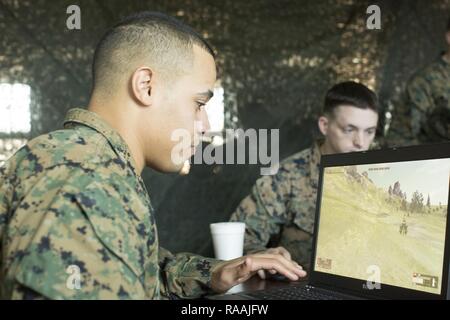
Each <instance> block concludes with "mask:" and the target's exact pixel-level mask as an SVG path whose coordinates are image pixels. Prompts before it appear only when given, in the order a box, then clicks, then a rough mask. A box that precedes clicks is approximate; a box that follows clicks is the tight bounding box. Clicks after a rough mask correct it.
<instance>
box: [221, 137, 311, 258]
mask: <svg viewBox="0 0 450 320" xmlns="http://www.w3.org/2000/svg"><path fill="white" fill-rule="evenodd" d="M319 164H320V149H319V142H316V143H315V144H314V146H313V147H311V148H308V149H305V150H303V151H301V152H299V153H296V154H294V155H292V156H290V157H289V158H287V159H285V160H284V161H282V162H281V163H280V168H279V171H278V172H277V174H275V175H273V176H264V177H262V178H260V179H258V180H257V181H256V184H255V186H254V187H253V189H252V192H251V194H250V195H249V196H248V197H246V198H245V199H244V200H242V202H241V203H240V205H239V207H238V208H237V209H236V211H235V212H234V213H233V214H232V216H231V219H230V220H231V221H242V222H245V223H246V226H247V228H246V233H245V244H244V250H245V251H246V252H247V253H251V252H256V251H260V250H264V249H266V247H275V246H283V247H284V248H286V249H287V250H288V251H289V252H290V253H291V256H292V259H293V260H295V261H297V262H298V263H300V264H303V265H307V264H309V261H310V258H311V257H310V255H311V249H312V235H313V232H314V219H315V212H316V197H317V189H318V181H319Z"/></svg>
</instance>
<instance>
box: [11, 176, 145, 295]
mask: <svg viewBox="0 0 450 320" xmlns="http://www.w3.org/2000/svg"><path fill="white" fill-rule="evenodd" d="M33 194H34V196H35V197H36V196H37V197H39V198H40V199H43V201H42V202H41V204H40V205H37V204H36V203H35V204H34V205H33V204H32V203H33V201H34V200H33V199H32V198H25V199H24V200H23V201H22V202H21V205H20V206H19V207H18V209H17V210H16V211H15V213H14V221H12V222H11V223H10V224H9V228H8V242H9V245H8V252H7V253H5V254H6V255H7V259H8V261H11V263H9V264H8V269H7V276H6V278H7V281H6V283H5V284H4V286H3V288H4V291H5V292H4V293H3V294H4V295H5V297H6V298H18V299H19V298H20V299H25V298H26V297H31V296H36V297H44V298H48V299H146V298H151V297H150V296H149V295H147V294H146V290H145V288H144V284H143V277H142V274H143V268H142V265H141V263H140V261H141V260H140V256H141V253H142V252H141V248H142V247H143V246H144V245H145V244H144V245H143V244H142V243H141V239H140V237H139V235H135V234H136V232H135V233H133V232H132V229H131V228H132V227H133V225H131V224H130V223H129V221H128V220H127V219H123V218H121V217H123V209H121V206H120V205H119V203H116V200H115V199H114V198H111V197H109V196H108V194H107V192H106V190H104V189H102V188H101V187H100V186H99V185H90V186H88V187H86V188H85V189H83V191H80V190H78V189H77V188H73V186H70V187H69V186H67V187H64V188H62V189H52V188H51V186H50V185H47V188H45V186H44V185H39V186H38V187H37V188H34V189H33V192H32V195H33ZM46 199H48V201H50V203H49V202H47V200H46ZM27 217H28V218H27ZM15 221H17V222H15ZM147 292H150V290H147Z"/></svg>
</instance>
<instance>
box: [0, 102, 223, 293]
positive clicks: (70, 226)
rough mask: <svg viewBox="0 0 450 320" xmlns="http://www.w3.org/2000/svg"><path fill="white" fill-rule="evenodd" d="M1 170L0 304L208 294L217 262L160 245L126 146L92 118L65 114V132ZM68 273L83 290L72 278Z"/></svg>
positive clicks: (78, 112) (43, 139) (40, 140)
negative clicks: (77, 273)
mask: <svg viewBox="0 0 450 320" xmlns="http://www.w3.org/2000/svg"><path fill="white" fill-rule="evenodd" d="M0 170H1V171H0V245H1V246H0V268H1V269H0V298H3V299H10V298H13V299H16V298H17V299H21V298H51V299H160V298H161V299H164V298H167V297H169V296H171V295H172V294H175V295H177V296H182V297H197V296H199V295H202V294H204V293H206V292H208V291H209V287H208V286H209V282H210V277H211V268H213V267H214V266H215V265H216V264H217V263H218V262H217V261H216V260H213V259H208V258H203V257H200V256H195V255H190V254H176V255H173V254H171V253H170V252H169V251H167V250H164V249H163V248H160V247H159V244H158V235H157V230H156V225H155V219H154V213H153V209H152V206H151V203H150V198H149V195H148V193H147V191H146V188H145V185H144V183H143V181H142V179H141V177H140V175H139V174H138V172H136V169H135V163H134V160H133V159H132V157H131V155H130V153H129V150H128V147H127V145H126V144H125V142H124V140H123V139H122V138H121V137H120V136H119V134H118V133H117V132H115V131H114V130H113V129H112V128H111V127H109V126H108V125H107V124H106V123H105V122H104V121H103V120H101V119H100V117H99V116H97V115H96V114H95V113H92V112H89V111H87V110H83V109H72V110H70V111H69V113H68V114H67V117H66V120H65V128H64V129H63V130H58V131H54V132H51V133H49V134H46V135H42V136H40V137H37V138H35V139H33V140H32V141H30V142H29V143H28V144H27V145H26V146H24V147H23V148H21V149H20V150H19V151H18V152H17V153H16V154H15V155H14V156H13V157H12V158H10V159H9V160H8V161H7V162H6V164H5V165H4V166H3V167H2V168H1V169H0ZM73 266H76V267H75V268H78V269H79V271H80V287H79V289H77V288H76V286H74V283H72V280H73V279H75V278H73V277H71V274H70V273H68V272H70V270H72V269H70V268H73ZM72 276H73V275H72ZM75 283H76V282H75Z"/></svg>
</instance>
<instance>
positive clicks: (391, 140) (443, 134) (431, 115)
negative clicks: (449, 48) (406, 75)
mask: <svg viewBox="0 0 450 320" xmlns="http://www.w3.org/2000/svg"><path fill="white" fill-rule="evenodd" d="M404 98H405V99H404V102H403V103H402V104H399V105H398V106H397V107H396V109H395V110H394V114H393V118H392V123H391V126H390V130H389V133H388V144H390V145H409V144H419V143H428V142H438V141H447V140H450V63H449V62H448V61H446V60H445V59H444V58H443V57H440V58H439V59H438V60H437V61H435V62H434V63H432V64H431V65H429V66H428V67H426V68H425V69H423V70H421V71H419V72H418V73H416V74H415V75H414V76H413V77H412V78H411V80H410V81H409V83H408V85H407V87H406V92H405V97H404Z"/></svg>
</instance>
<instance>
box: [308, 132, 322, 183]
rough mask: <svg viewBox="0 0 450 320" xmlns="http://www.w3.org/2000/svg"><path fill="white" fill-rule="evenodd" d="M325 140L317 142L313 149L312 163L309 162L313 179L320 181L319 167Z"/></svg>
mask: <svg viewBox="0 0 450 320" xmlns="http://www.w3.org/2000/svg"><path fill="white" fill-rule="evenodd" d="M322 143H323V140H321V139H319V140H316V141H315V142H314V144H313V146H312V148H311V161H310V162H309V165H310V172H311V177H314V178H316V177H317V179H318V177H319V166H320V157H321V154H320V146H321V145H322Z"/></svg>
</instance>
